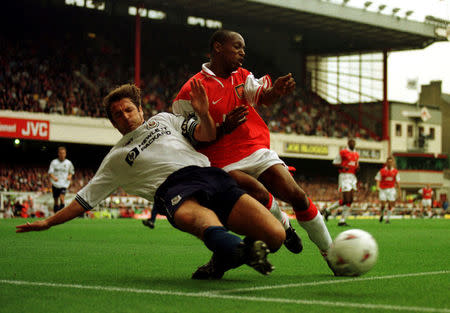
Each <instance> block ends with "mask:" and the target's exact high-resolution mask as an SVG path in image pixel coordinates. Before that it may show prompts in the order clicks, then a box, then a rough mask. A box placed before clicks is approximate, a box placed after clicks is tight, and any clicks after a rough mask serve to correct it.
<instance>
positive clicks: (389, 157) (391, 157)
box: [386, 155, 394, 161]
mask: <svg viewBox="0 0 450 313" xmlns="http://www.w3.org/2000/svg"><path fill="white" fill-rule="evenodd" d="M389 159H391V160H392V161H394V157H393V156H392V155H390V156H388V157H387V159H386V161H387V160H389Z"/></svg>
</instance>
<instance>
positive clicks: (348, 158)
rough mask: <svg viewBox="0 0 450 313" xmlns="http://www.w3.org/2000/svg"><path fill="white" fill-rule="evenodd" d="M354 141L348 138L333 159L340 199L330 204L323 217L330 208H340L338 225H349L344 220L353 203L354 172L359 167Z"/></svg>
mask: <svg viewBox="0 0 450 313" xmlns="http://www.w3.org/2000/svg"><path fill="white" fill-rule="evenodd" d="M355 145H356V142H355V140H354V139H352V138H349V139H348V142H347V148H344V149H342V150H341V151H339V153H338V155H337V156H336V158H335V159H334V160H333V165H334V166H336V167H337V168H338V169H339V186H338V188H339V192H341V193H342V199H340V200H339V201H337V202H335V203H334V204H332V205H330V206H329V207H328V208H327V209H326V211H325V219H326V220H328V216H329V215H330V214H331V212H332V210H334V209H339V207H341V208H342V214H341V219H340V220H339V223H338V226H349V225H348V224H347V222H346V219H347V217H348V215H349V214H350V209H351V207H352V203H353V191H356V190H357V187H356V184H357V182H358V180H357V179H356V175H355V174H356V172H357V171H358V169H359V154H358V152H357V151H356V150H355Z"/></svg>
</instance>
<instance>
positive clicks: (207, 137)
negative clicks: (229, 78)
mask: <svg viewBox="0 0 450 313" xmlns="http://www.w3.org/2000/svg"><path fill="white" fill-rule="evenodd" d="M190 84H191V92H190V93H189V95H190V96H191V105H192V108H193V109H194V110H195V112H196V113H197V115H198V117H199V119H200V123H199V124H198V125H197V127H196V128H195V132H194V138H195V140H197V141H202V142H204V141H213V140H214V139H216V125H215V123H214V120H213V118H212V117H211V114H209V102H208V95H207V94H206V90H205V87H203V85H202V83H201V82H200V81H199V80H197V79H192V80H191V83H190Z"/></svg>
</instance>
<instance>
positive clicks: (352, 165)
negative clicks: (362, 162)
mask: <svg viewBox="0 0 450 313" xmlns="http://www.w3.org/2000/svg"><path fill="white" fill-rule="evenodd" d="M358 161H359V153H358V152H357V151H351V150H349V149H348V148H345V149H342V150H341V151H339V154H338V155H337V156H336V158H335V159H334V161H333V163H334V164H340V165H341V166H342V167H346V168H347V169H343V168H340V169H339V173H351V174H355V173H356V169H357V168H358Z"/></svg>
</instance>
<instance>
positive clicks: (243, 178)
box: [229, 170, 303, 253]
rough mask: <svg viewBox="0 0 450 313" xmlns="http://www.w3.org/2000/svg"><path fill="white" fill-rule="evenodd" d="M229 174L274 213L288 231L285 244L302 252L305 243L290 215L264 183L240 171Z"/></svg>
mask: <svg viewBox="0 0 450 313" xmlns="http://www.w3.org/2000/svg"><path fill="white" fill-rule="evenodd" d="M229 174H230V175H231V176H232V177H233V178H234V179H235V180H236V182H237V183H238V185H239V186H240V187H241V188H242V189H244V190H245V191H247V192H248V193H249V194H250V195H251V196H252V197H253V198H255V199H256V200H258V201H259V202H260V203H261V204H262V205H264V206H265V207H266V208H267V209H268V210H269V211H270V213H272V215H273V216H274V217H275V218H276V219H277V220H279V221H280V223H281V224H282V225H283V228H284V230H285V232H286V241H285V242H284V245H285V246H286V248H287V249H288V250H289V251H291V252H292V253H300V252H301V251H302V250H303V245H302V241H301V239H300V237H299V236H298V235H297V233H296V232H295V230H294V228H293V227H292V226H291V223H290V221H289V216H288V215H287V214H286V213H285V212H283V211H282V210H281V209H280V207H279V206H278V203H277V201H276V199H274V197H273V196H272V195H271V194H270V192H269V191H268V190H267V188H266V187H264V185H263V184H262V183H261V182H259V181H258V180H257V179H255V178H254V177H252V176H250V175H248V174H246V173H244V172H242V171H239V170H234V171H230V172H229Z"/></svg>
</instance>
